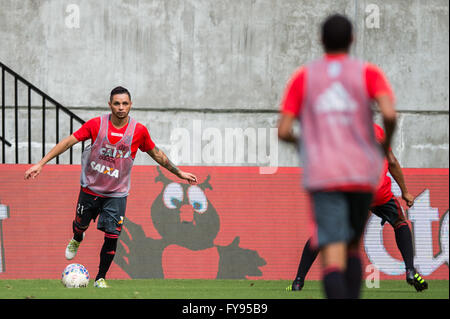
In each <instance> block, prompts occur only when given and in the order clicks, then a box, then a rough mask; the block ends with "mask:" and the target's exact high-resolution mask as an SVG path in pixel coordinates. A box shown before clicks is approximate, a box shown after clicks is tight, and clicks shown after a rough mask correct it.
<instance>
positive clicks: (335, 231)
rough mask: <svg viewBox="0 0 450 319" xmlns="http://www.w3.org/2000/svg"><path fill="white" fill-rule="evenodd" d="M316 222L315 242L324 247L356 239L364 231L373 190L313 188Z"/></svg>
mask: <svg viewBox="0 0 450 319" xmlns="http://www.w3.org/2000/svg"><path fill="white" fill-rule="evenodd" d="M311 197H312V208H313V212H314V218H315V222H316V233H315V234H313V243H314V246H316V247H317V248H321V247H323V246H326V245H328V244H331V243H336V242H345V243H347V244H351V243H357V242H358V241H359V239H360V238H361V235H362V233H363V232H364V226H365V224H366V221H367V217H368V215H369V207H370V203H371V202H372V198H373V195H372V193H359V192H339V191H337V192H321V191H319V192H314V193H312V194H311Z"/></svg>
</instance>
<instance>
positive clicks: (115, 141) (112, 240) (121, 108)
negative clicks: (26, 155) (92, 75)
mask: <svg viewBox="0 0 450 319" xmlns="http://www.w3.org/2000/svg"><path fill="white" fill-rule="evenodd" d="M108 104H109V107H110V109H111V113H108V114H104V115H102V116H100V117H96V118H93V119H91V120H89V121H87V122H86V123H85V124H83V125H82V126H81V128H80V129H79V130H78V131H76V132H74V133H73V134H72V135H70V136H68V137H66V138H65V139H63V140H62V141H61V142H59V143H58V144H57V145H56V146H55V147H54V148H53V149H52V150H50V152H48V153H47V154H46V155H45V156H44V157H43V158H42V159H41V160H40V161H39V163H37V164H36V165H33V166H32V167H31V168H29V169H28V170H27V171H26V172H25V179H30V178H36V177H37V176H38V175H39V174H40V172H41V170H42V168H43V166H44V165H45V164H46V163H48V162H49V161H50V160H52V159H53V158H55V157H56V156H58V155H60V154H62V153H63V152H65V151H66V150H68V149H69V148H71V147H72V146H73V145H75V144H76V143H78V142H81V141H86V140H88V139H90V140H91V144H90V145H89V146H88V147H86V148H85V150H84V151H83V153H82V156H81V178H80V183H81V189H80V193H79V196H78V203H77V207H76V214H75V219H74V221H73V223H72V229H73V238H72V239H71V240H70V242H69V244H68V245H67V247H66V252H65V256H66V259H68V260H71V259H73V258H74V257H75V255H76V253H77V251H78V247H79V246H80V243H81V242H82V240H83V238H84V234H85V231H86V229H87V228H88V227H89V224H90V222H91V220H94V221H95V220H96V219H97V217H98V221H97V228H98V229H99V230H101V231H103V232H104V233H105V236H104V243H103V246H102V249H101V251H100V263H99V270H98V273H97V276H96V278H95V281H94V287H98V288H107V287H108V285H107V284H106V280H105V277H106V273H107V271H108V270H109V267H110V266H111V263H112V261H113V259H114V255H115V252H116V248H117V241H118V238H119V235H120V232H121V230H122V225H123V222H124V218H125V209H126V201H127V196H128V193H129V190H130V181H131V169H132V167H133V162H134V158H135V157H136V153H137V150H138V149H140V150H141V151H142V152H146V153H147V154H148V155H150V156H151V157H152V158H153V159H154V160H155V161H156V162H157V163H158V164H160V165H161V166H163V167H165V168H166V169H167V170H169V171H170V172H171V173H173V174H174V175H176V176H178V177H179V178H181V179H184V180H186V181H188V182H189V183H190V184H196V183H197V178H196V177H195V175H193V174H191V173H187V172H184V171H182V170H180V169H178V168H177V167H176V166H175V165H174V164H173V163H172V162H171V161H170V160H169V159H168V158H167V156H166V154H164V152H163V151H162V150H160V149H159V148H158V147H157V146H156V145H155V143H154V142H153V141H152V139H151V138H150V134H149V132H148V130H147V128H146V127H145V126H144V125H142V124H140V123H138V122H137V121H136V120H135V119H134V118H132V117H131V116H129V112H130V109H131V106H132V102H131V95H130V92H129V91H128V90H127V89H126V88H123V87H120V86H119V87H116V88H114V89H113V90H112V91H111V94H110V100H109V102H108Z"/></svg>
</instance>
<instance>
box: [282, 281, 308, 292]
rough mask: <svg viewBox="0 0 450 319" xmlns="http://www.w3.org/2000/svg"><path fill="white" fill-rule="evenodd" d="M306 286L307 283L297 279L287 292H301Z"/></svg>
mask: <svg viewBox="0 0 450 319" xmlns="http://www.w3.org/2000/svg"><path fill="white" fill-rule="evenodd" d="M304 285H305V281H304V280H302V279H300V278H295V280H294V282H293V283H292V285H290V286H289V287H287V288H286V291H300V290H302V289H303V286H304Z"/></svg>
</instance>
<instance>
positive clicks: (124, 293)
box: [0, 279, 449, 299]
mask: <svg viewBox="0 0 450 319" xmlns="http://www.w3.org/2000/svg"><path fill="white" fill-rule="evenodd" d="M428 283H429V288H428V290H425V291H423V292H416V291H415V289H414V288H413V287H412V286H409V285H408V284H407V283H406V282H405V281H403V280H385V281H380V287H379V288H370V289H369V288H367V287H365V285H364V282H363V291H362V299H448V298H449V282H448V280H429V281H428ZM108 284H109V285H110V288H109V289H99V288H94V287H93V281H92V280H91V281H90V283H89V286H88V287H86V288H73V289H68V288H65V287H63V286H62V284H61V282H60V281H59V280H44V279H41V280H31V279H30V280H0V299H323V298H324V295H323V291H322V286H321V282H320V281H307V282H306V283H305V287H304V288H303V290H302V291H300V292H298V291H286V287H287V286H289V285H290V284H291V281H287V280H200V279H195V280H188V279H133V280H108Z"/></svg>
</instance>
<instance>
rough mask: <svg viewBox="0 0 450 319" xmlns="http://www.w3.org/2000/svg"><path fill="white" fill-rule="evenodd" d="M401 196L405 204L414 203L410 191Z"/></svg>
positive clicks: (410, 204)
mask: <svg viewBox="0 0 450 319" xmlns="http://www.w3.org/2000/svg"><path fill="white" fill-rule="evenodd" d="M402 198H403V200H404V201H405V202H406V205H408V207H411V206H412V205H414V196H413V195H411V194H410V193H406V194H403V195H402Z"/></svg>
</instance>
